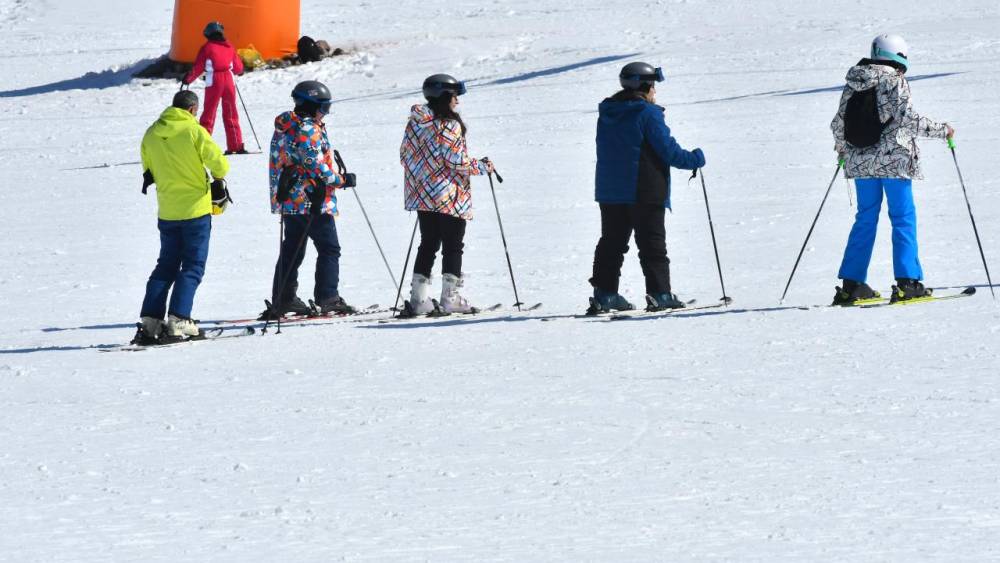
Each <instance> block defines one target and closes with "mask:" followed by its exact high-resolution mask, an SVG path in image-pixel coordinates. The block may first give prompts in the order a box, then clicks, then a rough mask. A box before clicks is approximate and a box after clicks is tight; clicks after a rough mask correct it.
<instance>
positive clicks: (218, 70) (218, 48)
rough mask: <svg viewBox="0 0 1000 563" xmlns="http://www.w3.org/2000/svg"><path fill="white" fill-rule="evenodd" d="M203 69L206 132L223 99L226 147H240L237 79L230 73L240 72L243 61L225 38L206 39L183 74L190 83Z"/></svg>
mask: <svg viewBox="0 0 1000 563" xmlns="http://www.w3.org/2000/svg"><path fill="white" fill-rule="evenodd" d="M202 72H204V73H205V105H204V107H203V108H202V110H201V125H202V127H204V128H205V129H207V130H208V132H209V133H211V132H212V129H213V128H214V127H215V112H216V109H218V107H219V99H220V98H221V99H222V122H223V124H224V125H225V128H226V150H227V151H230V152H235V151H240V150H243V133H242V132H241V131H240V116H239V113H238V112H237V110H236V83H235V82H234V81H233V74H234V73H235V74H243V61H242V60H240V57H239V55H237V54H236V49H234V48H233V46H232V45H230V44H229V42H228V41H226V40H222V41H214V40H209V41H208V42H207V43H205V44H204V45H202V46H201V49H200V50H199V51H198V57H197V58H196V59H195V61H194V68H192V69H191V72H189V73H188V74H187V76H185V77H184V83H185V84H190V83H192V82H194V80H195V79H196V78H198V77H199V76H201V73H202Z"/></svg>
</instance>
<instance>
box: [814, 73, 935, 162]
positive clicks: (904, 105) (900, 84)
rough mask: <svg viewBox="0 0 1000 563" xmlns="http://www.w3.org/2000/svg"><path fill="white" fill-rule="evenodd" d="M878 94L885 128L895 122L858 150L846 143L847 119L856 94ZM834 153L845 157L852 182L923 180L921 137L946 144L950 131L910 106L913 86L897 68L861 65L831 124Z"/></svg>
mask: <svg viewBox="0 0 1000 563" xmlns="http://www.w3.org/2000/svg"><path fill="white" fill-rule="evenodd" d="M871 88H877V90H875V98H876V100H877V103H878V115H879V119H880V120H881V121H882V123H886V122H888V121H889V119H890V118H892V122H891V123H889V125H888V126H887V127H886V128H885V130H884V131H882V138H881V139H880V140H879V142H878V143H876V144H874V145H872V146H870V147H863V148H862V147H855V146H854V145H852V144H850V143H848V142H847V141H846V140H845V139H844V114H845V112H846V111H847V102H848V100H850V99H851V95H852V94H854V93H855V92H861V91H864V90H868V89H871ZM830 128H831V129H832V130H833V138H834V148H835V149H836V151H837V153H838V154H844V155H846V163H845V166H844V170H845V172H846V174H847V177H848V178H912V179H922V178H923V174H922V173H921V171H920V152H919V151H918V150H917V141H916V140H917V137H932V138H939V139H944V138H945V137H946V136H947V135H948V126H947V125H946V124H944V123H938V122H936V121H932V120H930V119H928V118H926V117H923V116H921V115H920V114H918V113H917V112H916V111H915V110H914V109H913V103H912V102H911V101H910V83H909V82H907V80H906V78H905V77H904V76H903V75H902V74H900V73H899V71H897V70H896V69H895V68H893V67H891V66H888V65H886V64H880V61H873V60H871V59H862V60H861V61H860V62H858V64H857V65H855V66H853V67H851V70H849V71H847V85H846V86H844V92H843V94H841V96H840V108H839V110H838V111H837V115H836V116H835V117H834V118H833V122H832V123H831V124H830Z"/></svg>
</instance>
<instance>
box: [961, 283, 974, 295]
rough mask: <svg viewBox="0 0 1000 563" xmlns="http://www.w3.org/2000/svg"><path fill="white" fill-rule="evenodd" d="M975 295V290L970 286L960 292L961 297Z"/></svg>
mask: <svg viewBox="0 0 1000 563" xmlns="http://www.w3.org/2000/svg"><path fill="white" fill-rule="evenodd" d="M975 294H976V288H975V287H973V286H971V285H970V286H969V287H967V288H965V289H963V290H962V295H975Z"/></svg>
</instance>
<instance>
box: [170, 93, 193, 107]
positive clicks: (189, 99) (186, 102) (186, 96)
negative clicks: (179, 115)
mask: <svg viewBox="0 0 1000 563" xmlns="http://www.w3.org/2000/svg"><path fill="white" fill-rule="evenodd" d="M171 105H173V106H174V107H175V108H180V109H191V108H192V107H193V106H196V105H198V94H195V93H194V92H192V91H191V90H181V91H180V92H177V93H176V94H174V101H173V104H171Z"/></svg>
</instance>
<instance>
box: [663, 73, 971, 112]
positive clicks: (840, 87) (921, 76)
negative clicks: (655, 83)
mask: <svg viewBox="0 0 1000 563" xmlns="http://www.w3.org/2000/svg"><path fill="white" fill-rule="evenodd" d="M958 74H965V72H938V73H934V74H918V75H916V76H908V77H907V80H908V81H910V82H917V81H920V80H930V79H932V78H944V77H947V76H955V75H958ZM843 89H844V85H843V84H838V85H837V86H827V87H825V88H808V89H785V90H769V91H767V92H756V93H753V94H741V95H739V96H728V97H725V98H712V99H710V100H697V101H694V102H681V103H677V104H672V105H680V106H683V105H698V104H714V103H717V102H733V101H736V100H745V99H747V98H763V97H766V96H805V95H808V94H821V93H825V92H841V91H842V90H843Z"/></svg>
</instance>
